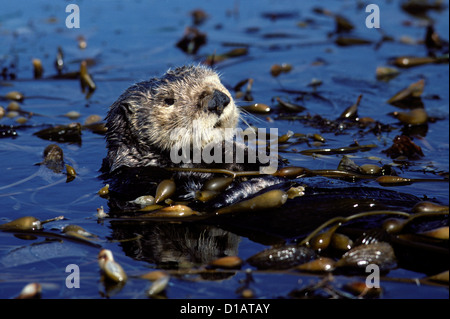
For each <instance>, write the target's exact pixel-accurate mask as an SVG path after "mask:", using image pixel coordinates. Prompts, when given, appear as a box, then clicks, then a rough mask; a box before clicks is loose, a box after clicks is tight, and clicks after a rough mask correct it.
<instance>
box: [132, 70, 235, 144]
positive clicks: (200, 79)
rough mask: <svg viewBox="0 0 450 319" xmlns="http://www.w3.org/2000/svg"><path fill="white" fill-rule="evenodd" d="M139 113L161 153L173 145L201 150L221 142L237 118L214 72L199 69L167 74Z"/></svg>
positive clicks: (227, 92)
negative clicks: (149, 101)
mask: <svg viewBox="0 0 450 319" xmlns="http://www.w3.org/2000/svg"><path fill="white" fill-rule="evenodd" d="M141 111H142V112H143V113H144V114H141V113H140V112H138V113H139V116H140V117H142V119H146V122H147V125H149V126H151V127H152V128H153V129H154V130H153V132H150V135H149V141H151V143H153V144H154V145H155V146H157V147H158V148H160V149H162V150H170V148H171V147H173V146H174V145H175V144H176V143H179V144H178V145H190V146H192V145H197V146H200V147H204V146H205V145H207V144H209V143H211V142H222V141H223V139H224V138H227V136H225V131H226V130H225V129H226V128H235V127H236V125H237V122H238V118H239V113H238V109H237V108H236V105H235V104H234V101H233V98H232V97H231V94H230V92H229V91H228V90H227V89H226V88H225V87H224V86H223V85H222V83H221V82H220V79H219V76H218V75H217V73H215V72H214V71H213V70H212V69H210V68H207V67H201V66H197V67H183V68H178V69H175V70H173V71H169V72H168V73H166V75H165V76H164V77H163V78H162V79H161V80H160V81H159V83H158V84H157V85H156V86H155V87H154V88H153V94H152V95H151V103H150V105H149V106H148V109H147V108H146V109H144V108H143V109H141ZM142 124H144V123H142ZM152 133H153V134H152ZM180 143H181V144H180Z"/></svg>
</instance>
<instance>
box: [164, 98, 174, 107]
mask: <svg viewBox="0 0 450 319" xmlns="http://www.w3.org/2000/svg"><path fill="white" fill-rule="evenodd" d="M164 103H166V105H167V106H171V105H174V103H175V99H170V98H168V99H164Z"/></svg>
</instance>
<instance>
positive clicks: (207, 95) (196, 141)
mask: <svg viewBox="0 0 450 319" xmlns="http://www.w3.org/2000/svg"><path fill="white" fill-rule="evenodd" d="M239 119H240V112H239V109H238V107H237V106H236V104H235V102H234V100H233V97H232V96H231V94H230V92H229V91H228V90H227V89H226V88H225V87H224V85H223V84H222V83H221V81H220V78H219V75H218V74H217V73H216V72H215V71H214V70H213V69H212V68H210V67H207V66H203V65H190V66H183V67H178V68H175V69H173V70H169V71H167V72H166V73H165V74H164V75H163V76H162V77H161V78H152V79H150V80H148V81H143V82H139V83H137V84H134V85H133V86H131V87H130V88H128V89H127V90H126V91H125V92H124V93H123V94H122V95H121V96H120V97H119V98H118V99H117V101H115V102H114V103H113V104H112V105H111V107H110V109H109V112H108V114H107V116H106V126H107V128H108V131H107V133H106V141H107V148H108V154H107V157H106V158H105V159H104V161H103V167H102V171H103V172H105V173H107V174H108V176H109V177H114V176H115V177H116V178H113V179H112V187H111V188H112V189H113V190H116V191H118V192H119V193H122V195H123V194H124V193H126V194H127V195H129V196H130V197H133V196H137V195H142V194H145V193H148V194H151V193H152V192H153V189H154V187H155V180H157V179H158V177H160V178H162V177H167V176H168V175H167V173H168V172H167V171H164V170H162V169H163V168H168V167H184V168H222V169H228V170H233V171H243V170H251V171H255V170H258V169H260V167H261V166H260V165H261V162H260V161H259V160H258V158H256V160H255V161H253V162H252V161H243V162H240V163H238V162H236V160H235V159H236V158H235V157H233V160H232V161H231V162H230V161H228V162H227V161H226V160H225V157H226V156H227V152H230V151H231V152H234V153H238V154H240V153H241V152H238V151H237V150H241V149H243V152H244V153H245V154H247V152H248V147H247V145H246V144H244V143H242V142H237V141H234V140H233V130H232V129H234V128H236V126H237V124H238V122H239ZM228 143H231V144H232V146H231V147H229V144H228ZM216 144H217V145H220V150H221V151H222V155H221V159H222V160H220V161H218V162H213V163H205V161H204V159H203V158H201V159H200V161H197V162H196V161H194V160H193V154H195V152H200V153H201V152H202V150H203V149H204V148H205V147H208V146H211V145H216ZM174 149H175V151H177V150H179V149H188V150H189V152H190V154H188V155H187V160H185V161H178V162H174V153H173V152H174ZM176 155H178V154H176ZM244 157H245V155H244ZM136 172H138V173H136ZM145 172H147V173H145ZM136 174H137V175H139V178H134V179H133V178H132V177H133V176H135V175H136ZM213 176H214V175H213V174H211V173H205V172H201V173H198V172H178V173H174V174H172V175H171V176H170V177H171V178H174V179H175V180H176V181H177V188H179V190H180V195H183V196H184V197H185V198H189V197H192V196H193V194H194V192H195V191H196V190H198V189H200V188H201V186H202V184H203V183H204V182H205V181H206V180H208V179H210V178H212V177H213ZM130 177H131V179H130ZM147 177H150V180H149V179H148V178H147ZM282 182H284V180H282V179H280V178H276V177H273V176H264V177H256V178H253V179H252V181H250V182H246V183H244V184H242V185H240V186H239V188H238V189H237V188H235V191H232V192H228V193H227V194H226V195H224V196H222V197H223V198H222V199H221V201H222V203H218V202H217V203H215V204H214V205H213V204H211V203H210V205H209V206H211V205H212V206H214V207H216V208H217V207H219V206H222V205H225V204H230V203H232V202H235V201H237V200H241V199H243V198H246V197H248V196H250V195H252V194H254V193H256V192H258V191H260V190H262V189H263V188H266V187H268V186H271V185H275V184H278V183H282ZM239 184H241V183H239ZM138 185H139V186H138ZM234 186H237V185H234Z"/></svg>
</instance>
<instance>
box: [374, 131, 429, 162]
mask: <svg viewBox="0 0 450 319" xmlns="http://www.w3.org/2000/svg"><path fill="white" fill-rule="evenodd" d="M393 142H394V144H393V145H392V146H391V147H389V148H388V149H385V150H383V151H382V152H383V153H386V154H387V155H388V156H389V157H390V158H398V157H399V156H405V157H406V158H408V159H418V158H420V157H422V156H424V154H423V152H422V148H421V147H420V146H418V145H416V144H415V143H414V142H413V141H411V139H410V138H409V137H408V136H406V135H401V136H396V137H395V138H394V140H393Z"/></svg>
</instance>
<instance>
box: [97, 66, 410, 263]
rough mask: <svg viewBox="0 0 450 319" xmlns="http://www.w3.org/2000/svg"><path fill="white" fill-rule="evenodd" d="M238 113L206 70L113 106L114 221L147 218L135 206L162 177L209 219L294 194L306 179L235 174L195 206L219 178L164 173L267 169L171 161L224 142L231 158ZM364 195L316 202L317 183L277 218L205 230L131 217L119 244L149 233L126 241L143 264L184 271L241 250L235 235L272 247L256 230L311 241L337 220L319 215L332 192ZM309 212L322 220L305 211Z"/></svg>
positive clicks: (196, 69) (144, 86)
mask: <svg viewBox="0 0 450 319" xmlns="http://www.w3.org/2000/svg"><path fill="white" fill-rule="evenodd" d="M239 117H240V116H239V111H238V109H237V107H236V105H235V103H234V100H233V98H232V96H231V94H230V93H229V91H228V90H227V89H226V88H225V87H224V86H223V85H222V83H221V82H220V79H219V76H218V75H217V73H216V72H214V71H213V70H212V69H211V68H208V67H205V66H188V67H180V68H177V69H174V70H169V71H168V72H167V73H166V74H165V75H164V76H162V77H161V78H153V79H150V80H149V81H144V82H140V83H137V84H135V85H133V86H131V87H130V88H128V89H127V90H126V91H125V93H123V94H122V95H121V96H120V97H119V98H118V100H117V101H116V102H114V103H113V104H112V105H111V107H110V110H109V112H108V115H107V117H106V121H107V123H106V126H107V128H108V131H107V134H106V140H107V148H108V154H107V157H106V158H105V159H104V161H103V166H102V171H103V172H104V175H103V177H104V178H105V179H106V181H107V183H109V184H110V189H111V192H110V198H109V209H110V215H113V216H118V217H121V216H124V215H131V214H132V213H136V214H139V212H137V211H138V210H139V208H140V207H137V206H136V204H133V200H134V199H136V198H137V197H139V196H141V195H154V194H155V191H156V187H157V185H158V183H159V182H160V181H161V180H163V179H172V180H173V181H174V182H175V184H176V193H174V194H173V195H172V196H171V199H172V200H174V201H187V200H189V202H188V206H189V207H192V208H194V209H196V210H198V211H201V212H206V214H207V213H208V212H211V211H212V212H213V211H214V210H216V209H218V208H220V207H224V206H229V205H231V204H233V203H236V202H239V201H242V200H245V199H248V198H250V197H251V196H253V195H255V194H258V192H264V191H266V190H268V189H272V188H277V189H284V190H287V189H288V188H289V187H291V186H298V185H299V183H303V182H304V181H301V180H287V179H284V178H281V177H275V176H271V175H261V176H255V177H252V178H248V179H242V178H235V179H234V180H233V181H232V183H231V184H230V185H229V186H227V188H226V189H225V190H223V191H221V194H220V195H219V196H217V197H215V198H214V199H212V200H211V201H207V202H206V203H202V202H200V201H197V200H193V198H194V196H193V195H194V194H195V192H196V191H198V190H200V189H201V188H202V186H203V185H204V184H205V182H206V181H208V180H210V179H211V178H212V177H215V176H217V175H213V174H212V173H205V172H198V171H195V172H194V171H179V172H171V171H168V170H165V169H164V168H167V167H174V166H178V167H181V168H219V169H227V170H232V171H259V169H260V167H261V164H262V163H261V161H260V159H259V158H257V159H256V160H255V161H244V162H243V163H239V162H236V161H232V162H231V163H230V162H228V163H227V162H226V161H224V160H223V161H220V162H218V161H216V162H213V163H205V162H203V161H200V162H198V163H195V162H186V161H182V162H180V163H178V164H175V163H174V162H173V161H172V158H171V150H172V149H173V148H174V147H176V148H179V147H180V146H181V147H186V148H188V149H190V150H192V151H195V149H194V146H195V145H197V147H199V148H200V149H203V148H204V147H207V146H208V145H211V143H212V144H213V145H214V144H219V145H220V147H221V149H222V150H223V154H222V155H223V156H224V157H226V156H227V150H230V148H229V147H227V145H226V143H228V142H230V141H229V139H230V136H228V135H229V134H228V133H227V132H229V131H228V130H227V129H230V128H231V129H232V128H235V127H236V126H237V123H238V121H239ZM180 128H181V129H184V130H185V131H186V132H194V131H195V132H197V133H196V134H185V135H184V136H180V137H179V138H175V139H174V138H173V132H174V131H176V130H178V131H179V130H180ZM241 148H244V151H247V150H248V148H247V147H246V146H245V145H242V144H241V143H238V142H232V148H231V149H232V150H233V151H236V150H237V149H239V150H241ZM190 158H192V157H190ZM233 158H234V157H233ZM358 191H359V190H358V188H356V191H355V189H353V190H352V191H350V192H340V191H339V190H338V189H337V188H334V189H332V190H331V191H330V192H328V193H327V192H326V191H323V190H322V193H320V192H319V193H320V194H322V195H321V196H322V197H320V199H318V198H319V197H314V196H316V195H317V193H318V192H317V191H316V190H315V189H314V188H313V187H311V188H308V187H307V189H306V195H305V196H304V197H308V196H309V197H308V198H309V200H308V198H305V199H302V198H298V199H295V200H291V201H289V200H288V202H287V203H286V205H285V206H283V207H282V208H281V209H279V210H278V212H275V213H276V214H273V212H272V214H270V213H266V214H260V215H258V216H254V215H251V214H250V215H248V214H243V215H242V216H239V217H237V218H233V217H230V218H228V217H223V219H220V218H219V220H218V219H214V218H212V219H211V220H208V221H206V222H205V221H203V224H200V223H194V222H192V223H183V224H180V225H179V226H176V224H169V223H166V222H159V223H157V222H148V221H147V222H146V223H145V222H144V223H143V222H142V221H139V220H132V221H130V220H127V221H126V222H125V221H124V222H117V223H111V225H112V227H113V229H114V230H113V234H114V236H115V237H116V238H120V239H126V238H132V237H135V236H136V234H140V235H142V238H141V239H138V240H136V241H135V242H134V243H132V244H130V245H128V244H125V243H124V244H123V247H124V249H126V250H127V253H129V254H130V255H132V256H134V257H135V258H138V259H144V260H148V261H150V262H153V263H156V264H166V265H179V264H180V263H184V262H186V261H190V262H194V263H206V262H208V261H210V260H211V259H214V258H217V257H221V256H224V255H228V254H236V252H237V246H238V238H237V235H235V234H234V233H242V234H244V235H246V236H249V237H251V236H254V237H252V239H253V238H263V239H262V241H263V242H265V243H269V242H268V241H270V240H267V238H266V239H264V236H256V235H254V234H255V233H259V234H261V233H267V234H269V233H270V234H272V235H273V237H274V238H295V237H299V236H301V235H304V234H305V232H306V231H307V229H309V230H312V229H313V228H314V227H315V226H316V225H314V224H317V223H320V222H322V221H323V220H324V218H329V216H330V212H328V214H324V215H323V216H320V212H319V214H318V212H317V209H316V208H317V201H318V200H319V203H330V196H331V195H333V196H334V198H337V200H341V199H344V200H346V199H347V198H350V199H355V198H357V197H358ZM320 194H319V195H320ZM368 194H369V195H368ZM383 194H384V195H386V194H387V195H388V196H384V198H389V201H391V202H392V201H395V196H394V195H395V194H394V195H393V194H392V193H389V192H388V191H383ZM383 194H381V195H383ZM391 195H393V196H391ZM368 196H369V201H368V203H367V206H368V207H370V208H371V209H377V208H378V206H376V205H375V204H374V203H373V202H374V201H372V200H370V197H372V196H380V194H378V195H376V190H372V191H369V192H367V191H365V193H364V194H363V197H364V198H363V200H365V201H367V199H368ZM381 197H383V196H381ZM381 197H380V198H381ZM324 198H325V199H326V201H324ZM393 198H394V199H393ZM417 200H418V199H417V198H415V197H414V196H410V197H407V198H406V199H405V197H402V198H400V201H401V203H402V205H403V204H405V203H407V205H408V206H409V203H410V204H411V206H412V205H414V203H415V202H417ZM311 202H312V204H311ZM360 203H362V201H360ZM363 206H364V205H362V204H361V205H360V208H361V209H363ZM288 207H289V208H288ZM308 207H309V209H310V211H311V212H313V213H315V214H310V215H308V214H306V212H307V211H308ZM329 207H330V206H328V208H329ZM324 211H325V209H324ZM281 212H282V215H280V213H281ZM299 212H301V216H300V215H299V214H298V213H299ZM351 212H354V211H346V213H347V214H349V213H351ZM331 213H339V209H338V207H336V206H333V211H332V212H331ZM258 214H259V213H258ZM247 215H248V216H247ZM318 215H319V216H318ZM305 216H307V217H305ZM312 216H313V217H314V218H315V219H314V220H313V219H312ZM280 217H282V218H280ZM302 218H303V219H302ZM325 220H326V219H325ZM205 223H206V224H207V223H214V224H215V225H221V228H224V229H225V228H226V229H231V230H233V232H234V233H231V232H227V231H226V230H223V229H220V228H216V227H212V226H208V225H205ZM130 225H131V226H130ZM305 228H306V229H305ZM252 234H253V235H252ZM275 242H276V240H275ZM270 243H273V242H270ZM126 247H128V248H126Z"/></svg>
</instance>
